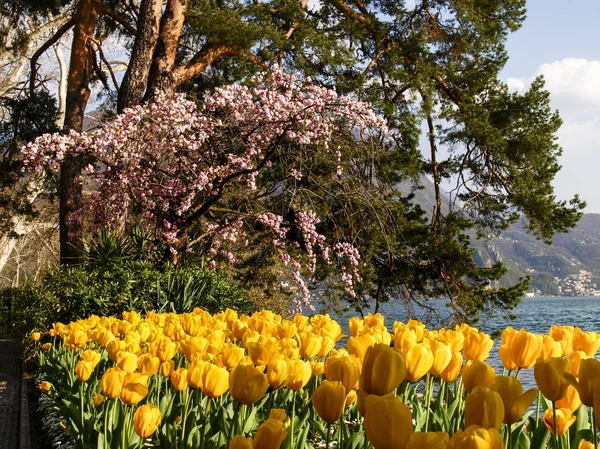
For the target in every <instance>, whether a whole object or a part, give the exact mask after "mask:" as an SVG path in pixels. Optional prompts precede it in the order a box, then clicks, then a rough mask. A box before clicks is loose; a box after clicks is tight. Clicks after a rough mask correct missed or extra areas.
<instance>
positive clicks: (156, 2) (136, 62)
mask: <svg viewBox="0 0 600 449" xmlns="http://www.w3.org/2000/svg"><path fill="white" fill-rule="evenodd" d="M162 3H163V2H162V0H142V3H141V5H140V13H139V19H138V26H137V33H136V36H135V43H134V45H133V50H132V52H131V59H130V61H129V65H128V66H127V71H126V72H125V77H124V78H123V82H122V83H121V88H120V89H119V98H118V100H117V113H119V114H120V113H122V112H123V110H124V109H126V108H129V107H132V106H136V105H138V104H140V102H141V101H142V98H143V96H144V91H145V90H146V84H147V82H148V76H149V73H150V65H151V64H152V56H153V53H154V48H155V46H156V41H157V39H158V33H159V25H160V12H161V9H162Z"/></svg>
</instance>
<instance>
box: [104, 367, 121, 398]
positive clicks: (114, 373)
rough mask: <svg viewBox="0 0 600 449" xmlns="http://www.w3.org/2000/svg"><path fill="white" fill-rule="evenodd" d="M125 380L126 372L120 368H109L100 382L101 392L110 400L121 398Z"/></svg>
mask: <svg viewBox="0 0 600 449" xmlns="http://www.w3.org/2000/svg"><path fill="white" fill-rule="evenodd" d="M124 380H125V372H124V371H123V370H121V369H119V368H108V369H107V370H106V371H105V372H104V375H103V376H102V379H101V380H100V390H101V391H102V394H103V395H104V396H106V397H107V398H109V399H114V398H117V397H119V395H120V394H121V389H122V388H123V381H124Z"/></svg>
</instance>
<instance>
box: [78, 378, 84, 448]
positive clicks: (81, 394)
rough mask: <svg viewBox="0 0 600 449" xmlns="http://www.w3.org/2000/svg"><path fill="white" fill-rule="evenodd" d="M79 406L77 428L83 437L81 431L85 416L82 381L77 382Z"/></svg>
mask: <svg viewBox="0 0 600 449" xmlns="http://www.w3.org/2000/svg"><path fill="white" fill-rule="evenodd" d="M79 404H80V405H79V407H80V409H79V410H80V413H81V427H80V428H79V432H81V433H80V437H81V438H82V439H83V435H84V433H85V432H84V431H83V426H84V423H85V417H84V413H83V382H79Z"/></svg>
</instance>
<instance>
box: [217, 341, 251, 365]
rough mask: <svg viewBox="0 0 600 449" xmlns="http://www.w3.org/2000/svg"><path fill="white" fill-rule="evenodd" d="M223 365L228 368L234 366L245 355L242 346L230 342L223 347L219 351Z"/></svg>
mask: <svg viewBox="0 0 600 449" xmlns="http://www.w3.org/2000/svg"><path fill="white" fill-rule="evenodd" d="M221 355H222V357H221V360H222V361H223V365H224V366H225V368H227V369H228V370H232V369H233V368H235V367H236V366H237V365H238V364H239V363H240V360H242V359H243V358H244V356H245V351H244V348H240V347H239V346H236V345H234V344H230V345H228V346H226V347H225V348H224V349H223V352H222V353H221Z"/></svg>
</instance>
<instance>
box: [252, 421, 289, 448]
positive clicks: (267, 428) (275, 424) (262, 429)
mask: <svg viewBox="0 0 600 449" xmlns="http://www.w3.org/2000/svg"><path fill="white" fill-rule="evenodd" d="M286 436H287V430H286V429H285V426H284V424H283V422H282V421H280V420H278V419H274V418H268V419H267V420H266V421H265V422H263V423H262V424H261V425H260V426H258V430H257V431H256V435H254V439H253V440H252V446H253V449H279V447H281V443H282V442H283V440H285V437H286Z"/></svg>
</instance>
